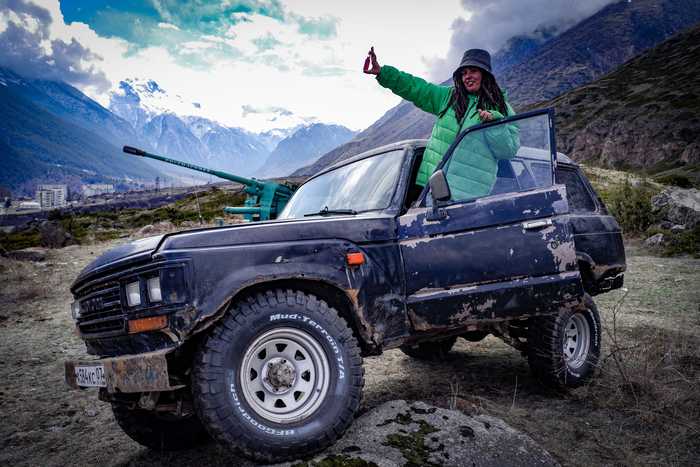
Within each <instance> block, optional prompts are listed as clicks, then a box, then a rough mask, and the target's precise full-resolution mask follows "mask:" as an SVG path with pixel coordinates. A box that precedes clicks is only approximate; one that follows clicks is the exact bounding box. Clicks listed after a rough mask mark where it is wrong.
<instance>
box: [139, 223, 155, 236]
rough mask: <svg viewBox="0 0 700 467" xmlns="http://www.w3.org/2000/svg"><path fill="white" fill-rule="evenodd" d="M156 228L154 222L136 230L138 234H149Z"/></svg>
mask: <svg viewBox="0 0 700 467" xmlns="http://www.w3.org/2000/svg"><path fill="white" fill-rule="evenodd" d="M154 230H155V228H154V227H153V224H147V225H144V226H143V227H141V228H140V229H139V230H137V231H136V235H148V234H151V233H153V232H154Z"/></svg>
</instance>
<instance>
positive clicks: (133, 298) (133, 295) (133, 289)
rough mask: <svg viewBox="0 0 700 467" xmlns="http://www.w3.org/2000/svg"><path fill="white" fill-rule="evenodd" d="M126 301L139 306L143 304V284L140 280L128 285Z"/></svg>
mask: <svg viewBox="0 0 700 467" xmlns="http://www.w3.org/2000/svg"><path fill="white" fill-rule="evenodd" d="M126 302H127V303H128V304H129V306H138V305H140V304H141V286H140V285H139V281H136V282H131V283H130V284H127V285H126Z"/></svg>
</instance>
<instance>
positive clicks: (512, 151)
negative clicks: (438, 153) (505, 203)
mask: <svg viewBox="0 0 700 467" xmlns="http://www.w3.org/2000/svg"><path fill="white" fill-rule="evenodd" d="M550 136H551V135H550V129H549V116H548V115H547V114H546V113H545V114H538V115H533V116H531V117H527V118H523V119H520V120H515V121H512V120H509V121H505V122H503V123H499V124H496V125H491V126H487V127H484V128H480V129H476V130H473V131H469V132H467V133H466V134H465V135H464V136H463V137H462V139H461V140H460V141H459V143H457V145H456V146H455V147H454V151H453V152H452V154H451V155H450V157H449V159H448V160H447V161H445V164H444V167H443V171H444V172H445V175H446V177H447V183H448V185H449V187H450V192H451V195H452V197H451V199H450V202H452V203H454V202H464V201H469V200H473V199H477V198H480V197H484V196H489V195H495V194H502V193H509V192H517V191H523V190H529V189H534V188H545V187H548V186H551V185H552V184H553V176H552V174H553V170H552V167H553V159H552V148H551V138H550Z"/></svg>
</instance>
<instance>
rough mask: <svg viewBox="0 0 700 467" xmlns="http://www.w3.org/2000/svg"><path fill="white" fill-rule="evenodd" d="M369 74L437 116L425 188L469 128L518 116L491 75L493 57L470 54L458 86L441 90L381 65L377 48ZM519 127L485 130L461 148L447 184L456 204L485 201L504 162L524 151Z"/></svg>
mask: <svg viewBox="0 0 700 467" xmlns="http://www.w3.org/2000/svg"><path fill="white" fill-rule="evenodd" d="M364 72H365V73H368V74H372V75H376V76H377V81H378V82H379V84H380V85H382V86H383V87H385V88H388V89H390V90H391V91H392V92H393V93H394V94H396V95H398V96H400V97H402V98H404V99H406V100H407V101H410V102H412V103H413V104H415V105H416V106H417V107H418V108H420V109H421V110H424V111H426V112H428V113H431V114H433V115H435V116H437V117H438V118H437V121H436V122H435V126H434V127H433V131H432V134H431V135H430V140H429V141H428V145H427V147H426V149H425V153H424V155H423V161H422V162H421V165H420V167H419V169H418V177H417V179H416V184H417V185H419V186H425V185H426V184H427V183H428V179H429V178H430V175H432V173H433V172H434V171H435V168H436V167H437V166H438V164H439V163H440V161H441V160H442V157H443V156H444V155H445V152H446V151H447V149H448V148H449V147H450V145H451V144H452V143H453V142H454V140H455V138H456V137H457V135H458V134H459V133H460V132H461V131H462V130H464V129H466V128H469V127H471V126H474V125H479V124H481V123H486V122H491V121H494V120H498V119H501V118H504V117H505V116H511V115H515V112H514V111H513V109H512V108H511V106H510V105H509V104H508V103H507V102H506V97H505V93H504V92H503V91H502V90H501V88H499V86H498V83H496V79H495V78H494V76H493V74H492V73H491V56H490V55H489V53H488V52H487V51H485V50H481V49H470V50H467V51H466V52H465V53H464V56H463V57H462V62H461V63H460V64H459V67H457V69H456V70H455V72H454V74H453V75H452V79H453V82H454V86H439V85H437V84H432V83H428V82H427V81H425V80H423V79H421V78H418V77H415V76H412V75H410V74H408V73H405V72H402V71H399V70H397V69H396V68H394V67H391V66H388V65H384V66H380V65H379V62H378V61H377V56H376V55H375V53H374V47H372V48H371V49H370V51H369V56H368V57H367V59H366V60H365V67H364ZM519 145H520V144H519V138H518V128H517V125H505V126H502V125H500V126H496V127H493V128H492V129H489V130H484V131H480V132H479V133H477V134H475V136H474V137H473V138H470V139H469V140H468V141H464V142H463V143H461V144H460V146H459V148H458V150H456V151H455V153H454V155H453V156H452V159H451V160H450V167H449V169H448V170H447V179H448V183H449V185H450V190H451V192H452V199H453V200H462V199H469V198H475V197H478V196H484V195H487V194H489V193H490V191H491V188H492V187H493V184H494V182H495V180H496V172H497V171H498V159H510V158H512V157H514V156H515V153H516V152H517V150H518V147H519Z"/></svg>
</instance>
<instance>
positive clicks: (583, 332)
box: [563, 313, 591, 368]
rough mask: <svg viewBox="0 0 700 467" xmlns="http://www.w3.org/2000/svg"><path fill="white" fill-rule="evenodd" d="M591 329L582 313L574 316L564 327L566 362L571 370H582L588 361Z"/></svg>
mask: <svg viewBox="0 0 700 467" xmlns="http://www.w3.org/2000/svg"><path fill="white" fill-rule="evenodd" d="M590 348H591V327H590V325H589V324H588V320H586V318H585V316H583V315H582V314H581V313H575V314H573V315H572V316H571V317H570V318H569V320H568V321H567V322H566V326H565V327H564V345H563V351H564V360H565V361H566V363H567V365H569V367H571V368H580V367H581V366H582V365H583V364H584V363H586V360H588V352H589V350H590Z"/></svg>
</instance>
